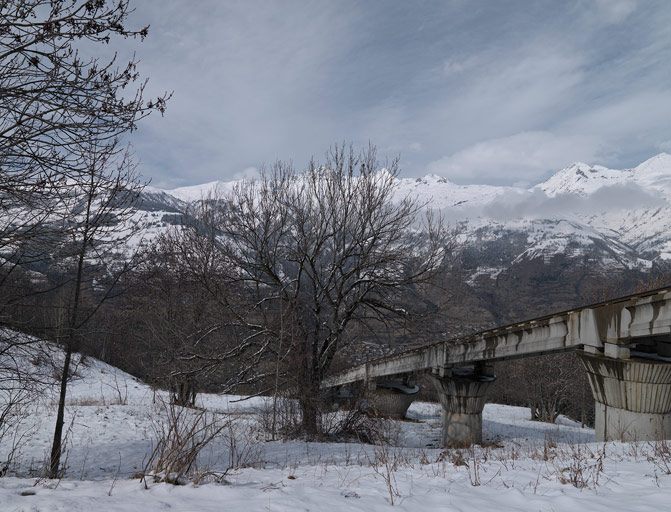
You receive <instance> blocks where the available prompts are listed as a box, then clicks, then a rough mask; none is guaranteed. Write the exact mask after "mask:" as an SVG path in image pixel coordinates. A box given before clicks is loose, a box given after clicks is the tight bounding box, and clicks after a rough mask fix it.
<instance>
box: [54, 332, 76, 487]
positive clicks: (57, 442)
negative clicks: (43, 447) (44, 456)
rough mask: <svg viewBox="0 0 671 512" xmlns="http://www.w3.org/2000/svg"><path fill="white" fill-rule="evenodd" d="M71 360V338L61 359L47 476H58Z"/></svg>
mask: <svg viewBox="0 0 671 512" xmlns="http://www.w3.org/2000/svg"><path fill="white" fill-rule="evenodd" d="M71 360H72V340H70V342H68V344H67V348H66V351H65V360H64V361H63V373H62V374H61V389H60V393H59V395H58V413H57V414H56V428H55V429H54V440H53V443H52V445H51V458H50V464H49V478H58V477H59V476H60V475H59V473H60V471H59V469H60V465H61V450H62V446H61V445H62V436H63V423H64V417H65V395H66V393H67V386H68V375H69V373H70V361H71Z"/></svg>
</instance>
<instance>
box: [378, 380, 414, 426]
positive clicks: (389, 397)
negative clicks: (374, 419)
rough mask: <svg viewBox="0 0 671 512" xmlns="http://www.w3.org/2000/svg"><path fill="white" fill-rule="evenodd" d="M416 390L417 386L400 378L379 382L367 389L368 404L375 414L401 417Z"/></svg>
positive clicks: (412, 399)
mask: <svg viewBox="0 0 671 512" xmlns="http://www.w3.org/2000/svg"><path fill="white" fill-rule="evenodd" d="M418 392H419V386H417V385H411V384H409V383H408V382H404V381H402V380H391V381H383V382H379V383H376V384H372V385H371V387H370V388H369V389H368V405H369V407H370V410H371V412H372V413H373V414H375V415H378V416H383V417H385V418H397V419H403V418H405V413H406V412H407V411H408V408H409V407H410V404H412V402H414V401H415V398H416V395H417V393H418Z"/></svg>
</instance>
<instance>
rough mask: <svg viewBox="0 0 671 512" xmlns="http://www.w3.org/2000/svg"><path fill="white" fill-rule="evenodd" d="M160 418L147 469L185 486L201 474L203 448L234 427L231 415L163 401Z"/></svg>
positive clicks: (160, 479) (156, 476) (158, 478)
mask: <svg viewBox="0 0 671 512" xmlns="http://www.w3.org/2000/svg"><path fill="white" fill-rule="evenodd" d="M159 407H160V412H161V414H160V419H159V420H158V421H156V422H155V423H154V434H155V439H156V444H155V446H154V449H153V451H152V453H151V455H150V456H149V458H148V460H147V462H146V464H145V468H144V471H143V476H142V480H143V481H144V483H145V487H146V486H147V479H146V477H147V476H152V477H153V479H154V481H155V482H168V483H171V484H175V485H183V484H185V483H187V482H188V481H189V480H191V479H192V478H193V477H194V476H195V475H196V474H197V473H198V467H197V462H198V457H199V455H200V454H201V452H202V451H203V449H204V448H205V447H206V446H207V445H209V444H210V443H211V442H212V441H214V440H215V439H216V438H218V437H220V436H222V435H223V433H224V432H225V430H226V429H227V428H230V427H231V422H232V421H233V420H232V419H231V418H226V419H223V420H222V419H221V417H219V416H217V415H214V414H212V413H208V412H207V411H205V410H194V409H187V408H184V407H180V406H178V405H175V404H173V403H165V402H164V401H161V403H160V406H159Z"/></svg>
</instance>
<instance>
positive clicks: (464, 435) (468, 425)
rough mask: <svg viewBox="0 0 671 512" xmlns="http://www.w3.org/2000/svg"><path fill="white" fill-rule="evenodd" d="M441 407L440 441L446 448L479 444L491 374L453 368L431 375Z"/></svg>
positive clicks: (493, 378)
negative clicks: (441, 375) (446, 371)
mask: <svg viewBox="0 0 671 512" xmlns="http://www.w3.org/2000/svg"><path fill="white" fill-rule="evenodd" d="M431 380H432V381H433V384H434V386H435V388H436V390H437V391H438V396H439V398H440V403H441V405H442V406H443V436H442V437H443V438H442V444H443V446H445V447H447V448H453V447H465V446H470V445H472V444H480V443H482V409H483V408H484V407H485V400H486V394H487V390H488V389H489V386H490V385H491V384H492V383H493V382H494V381H495V380H496V377H495V376H494V375H490V374H482V373H481V372H477V371H473V370H470V371H466V372H464V371H453V372H452V375H450V376H445V377H440V376H437V375H431Z"/></svg>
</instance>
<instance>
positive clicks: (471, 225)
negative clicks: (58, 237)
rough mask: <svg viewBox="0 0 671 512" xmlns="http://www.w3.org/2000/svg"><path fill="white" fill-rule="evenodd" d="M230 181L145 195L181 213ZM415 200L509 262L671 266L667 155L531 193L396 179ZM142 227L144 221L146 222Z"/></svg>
mask: <svg viewBox="0 0 671 512" xmlns="http://www.w3.org/2000/svg"><path fill="white" fill-rule="evenodd" d="M234 184H235V182H221V181H215V182H210V183H205V184H203V185H196V186H190V187H181V188H177V189H174V190H164V191H162V190H159V189H152V190H149V191H147V192H148V194H147V196H148V197H151V198H152V199H155V200H159V199H160V200H163V201H165V204H166V205H169V206H171V207H175V208H177V209H180V210H182V211H183V209H184V207H185V206H186V205H187V204H188V203H190V202H193V201H197V200H200V199H202V198H204V197H207V196H208V195H210V194H211V193H213V192H214V191H216V192H217V193H223V194H225V193H227V192H229V191H230V190H231V189H232V187H233V186H234ZM406 196H412V197H416V198H417V199H418V200H419V201H420V203H421V204H423V205H425V206H426V207H427V208H432V209H437V210H439V211H441V212H442V214H443V215H444V216H445V217H446V219H447V220H449V221H451V222H453V223H458V224H459V225H460V226H461V235H460V240H461V242H463V243H464V244H465V246H468V245H469V244H475V245H477V244H482V243H488V242H491V241H493V240H496V239H506V238H508V239H510V240H512V239H514V240H516V242H517V243H518V244H519V247H518V249H519V250H517V251H516V252H515V254H511V255H510V258H509V259H508V261H501V262H500V263H499V265H498V266H497V267H489V266H487V265H483V268H487V269H489V270H488V271H489V273H490V274H492V275H496V273H497V272H500V271H501V270H503V269H505V268H506V267H508V266H510V265H514V264H521V263H523V262H524V261H528V260H533V259H535V258H542V259H543V261H545V262H548V261H550V260H551V259H552V258H553V257H555V256H562V257H568V258H574V259H580V261H582V262H588V263H589V264H591V265H593V266H594V267H595V268H597V269H601V270H607V269H613V268H615V269H640V270H645V269H648V268H650V267H652V266H653V265H655V264H667V263H666V262H671V155H669V154H666V153H661V154H659V155H656V156H654V157H652V158H650V159H648V160H646V161H645V162H643V163H641V164H640V165H638V166H636V167H634V168H632V169H623V170H618V169H609V168H607V167H603V166H600V165H589V164H585V163H575V164H572V165H570V166H568V167H566V168H564V169H561V170H559V171H558V172H556V173H555V174H554V175H552V176H551V177H550V178H548V179H547V180H545V181H544V182H542V183H539V184H538V185H536V186H534V187H531V188H529V189H524V188H519V187H501V186H491V185H457V184H455V183H453V182H451V181H449V180H448V179H446V178H444V177H440V176H436V175H427V176H425V177H423V178H416V179H415V178H399V179H398V180H397V190H396V197H398V198H402V197H406ZM146 220H147V221H148V220H149V219H146Z"/></svg>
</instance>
